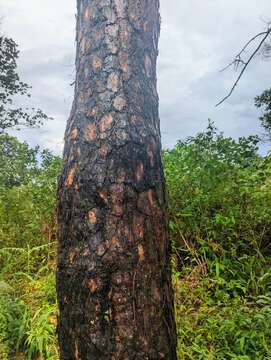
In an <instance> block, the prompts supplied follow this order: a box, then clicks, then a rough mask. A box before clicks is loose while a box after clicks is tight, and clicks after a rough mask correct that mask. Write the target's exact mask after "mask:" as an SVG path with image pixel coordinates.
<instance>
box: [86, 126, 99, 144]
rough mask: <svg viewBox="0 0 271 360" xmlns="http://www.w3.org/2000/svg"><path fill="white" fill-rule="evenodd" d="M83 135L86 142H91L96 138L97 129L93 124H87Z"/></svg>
mask: <svg viewBox="0 0 271 360" xmlns="http://www.w3.org/2000/svg"><path fill="white" fill-rule="evenodd" d="M84 135H85V138H86V139H87V140H90V141H93V140H95V139H96V138H97V128H96V125H95V124H88V125H87V126H86V127H85V130H84Z"/></svg>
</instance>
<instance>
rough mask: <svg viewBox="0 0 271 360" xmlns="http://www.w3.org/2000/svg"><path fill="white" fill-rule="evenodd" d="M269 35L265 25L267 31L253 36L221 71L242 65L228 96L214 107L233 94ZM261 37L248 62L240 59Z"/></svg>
mask: <svg viewBox="0 0 271 360" xmlns="http://www.w3.org/2000/svg"><path fill="white" fill-rule="evenodd" d="M270 34H271V27H270V23H268V25H267V29H266V31H262V32H260V33H258V34H257V35H255V36H253V37H252V38H251V39H250V40H249V41H248V42H247V43H246V44H245V45H244V46H243V48H242V49H241V51H240V52H239V53H238V54H237V55H236V56H235V58H234V60H233V61H232V62H231V63H230V64H228V65H227V66H226V67H225V68H223V69H222V70H221V71H225V70H226V69H228V68H229V67H231V66H234V67H235V69H236V70H237V69H238V68H239V66H240V65H243V67H242V69H241V71H240V73H239V75H238V77H237V79H236V81H235V82H234V84H233V86H232V88H231V90H230V92H229V93H228V95H226V96H225V97H224V98H223V99H222V100H221V101H219V102H218V103H217V104H216V107H217V106H219V105H221V104H222V103H223V102H224V101H226V100H227V99H228V98H229V97H230V96H231V95H232V93H233V92H234V89H235V88H236V86H237V85H238V83H239V81H240V79H241V77H242V76H243V74H244V72H245V71H246V69H247V67H248V66H249V64H250V63H251V61H252V60H253V58H254V57H255V56H256V54H257V53H258V52H259V51H260V49H261V48H262V47H263V46H264V44H265V41H266V39H267V38H268V36H269V35H270ZM260 37H262V39H261V41H260V42H259V44H258V45H257V47H256V48H255V50H254V51H253V52H252V54H251V55H250V56H249V58H248V60H247V61H245V60H243V59H242V54H243V53H244V52H245V51H246V49H247V48H248V47H249V45H250V44H252V43H253V42H254V41H255V40H256V39H258V38H260Z"/></svg>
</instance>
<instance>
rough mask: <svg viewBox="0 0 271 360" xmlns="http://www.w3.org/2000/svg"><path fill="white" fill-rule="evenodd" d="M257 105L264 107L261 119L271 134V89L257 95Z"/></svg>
mask: <svg viewBox="0 0 271 360" xmlns="http://www.w3.org/2000/svg"><path fill="white" fill-rule="evenodd" d="M255 105H256V107H257V108H261V109H262V108H263V114H262V116H260V121H261V124H262V126H263V127H264V129H265V130H266V131H267V133H268V134H269V136H270V135H271V89H267V90H265V91H264V92H263V93H262V94H261V95H259V96H256V98H255Z"/></svg>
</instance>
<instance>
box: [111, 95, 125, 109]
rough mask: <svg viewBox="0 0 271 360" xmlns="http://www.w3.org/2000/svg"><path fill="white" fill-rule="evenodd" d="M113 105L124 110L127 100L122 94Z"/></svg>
mask: <svg viewBox="0 0 271 360" xmlns="http://www.w3.org/2000/svg"><path fill="white" fill-rule="evenodd" d="M113 105H114V108H115V109H116V110H118V111H122V110H123V109H124V107H125V105H126V100H125V99H124V98H123V97H122V96H116V97H115V99H114V102H113Z"/></svg>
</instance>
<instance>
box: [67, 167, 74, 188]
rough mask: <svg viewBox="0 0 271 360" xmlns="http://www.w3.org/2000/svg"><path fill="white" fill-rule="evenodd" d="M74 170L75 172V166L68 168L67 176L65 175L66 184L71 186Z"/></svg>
mask: <svg viewBox="0 0 271 360" xmlns="http://www.w3.org/2000/svg"><path fill="white" fill-rule="evenodd" d="M75 172H76V168H75V167H74V168H72V169H70V171H69V173H68V176H67V179H66V183H65V184H66V186H72V184H73V179H74V176H75Z"/></svg>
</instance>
